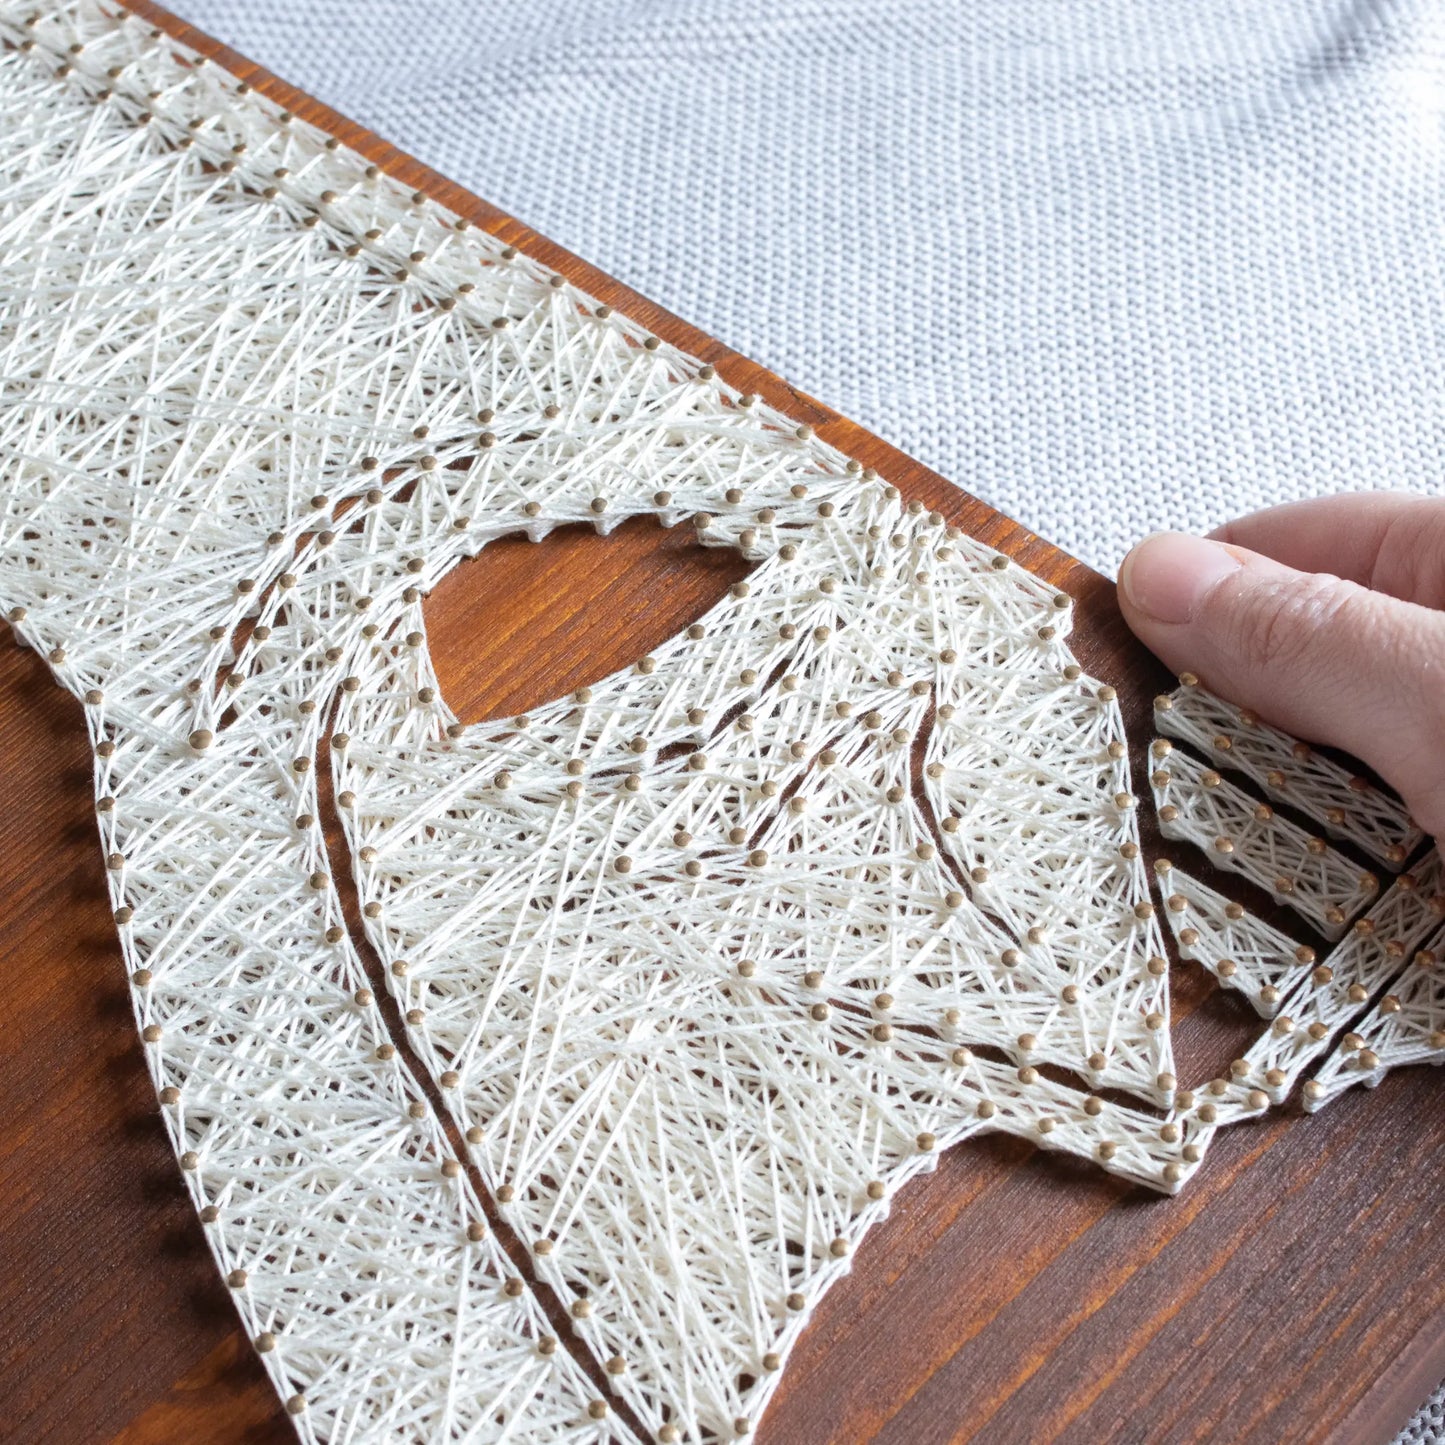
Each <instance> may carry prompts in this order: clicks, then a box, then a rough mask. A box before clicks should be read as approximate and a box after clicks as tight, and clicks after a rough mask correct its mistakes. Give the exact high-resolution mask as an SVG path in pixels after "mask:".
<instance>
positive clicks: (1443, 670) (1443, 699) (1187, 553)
mask: <svg viewBox="0 0 1445 1445" xmlns="http://www.w3.org/2000/svg"><path fill="white" fill-rule="evenodd" d="M1119 604H1120V606H1121V608H1122V609H1123V612H1124V617H1125V619H1126V621H1127V622H1128V624H1129V626H1130V627H1131V628H1133V630H1134V632H1135V633H1136V634H1137V635H1138V637H1139V639H1140V640H1141V641H1142V642H1144V643H1145V644H1146V645H1147V646H1148V647H1149V648H1150V649H1151V650H1152V651H1153V652H1155V653H1156V654H1157V655H1158V656H1159V657H1160V658H1161V659H1162V660H1163V661H1164V662H1165V663H1166V664H1167V665H1168V666H1169V667H1171V668H1172V669H1173V670H1174V671H1175V672H1181V671H1189V672H1194V673H1197V674H1198V675H1199V678H1200V680H1201V681H1202V682H1203V683H1204V685H1205V686H1206V687H1208V688H1209V689H1210V691H1211V692H1214V693H1217V694H1218V695H1219V696H1221V697H1224V698H1227V699H1229V701H1231V702H1234V703H1238V704H1239V705H1240V706H1241V707H1247V708H1250V709H1252V710H1253V711H1255V712H1257V713H1258V714H1259V715H1260V717H1262V718H1264V719H1266V720H1267V721H1269V722H1272V723H1274V724H1275V725H1276V726H1277V727H1281V728H1283V729H1284V730H1285V731H1286V732H1290V733H1293V734H1295V735H1296V736H1297V737H1301V738H1304V739H1306V740H1307V741H1310V742H1316V743H1326V744H1332V745H1334V746H1336V747H1339V748H1343V749H1344V750H1345V751H1346V752H1348V753H1352V754H1354V756H1355V757H1357V758H1360V759H1361V760H1363V761H1364V762H1366V763H1368V764H1369V765H1370V766H1371V767H1372V768H1373V769H1374V770H1375V771H1376V772H1377V773H1379V775H1380V776H1381V777H1382V778H1383V779H1384V780H1385V781H1386V782H1387V783H1389V784H1390V785H1391V786H1392V787H1393V788H1394V789H1395V790H1396V791H1397V792H1398V793H1399V794H1400V796H1401V797H1402V798H1403V799H1404V800H1405V803H1406V805H1407V806H1408V807H1409V809H1410V811H1411V813H1412V814H1413V815H1414V818H1415V821H1416V822H1417V823H1419V824H1420V826H1421V827H1422V828H1424V829H1425V831H1426V832H1427V833H1432V834H1434V836H1435V837H1436V839H1437V840H1445V499H1440V498H1431V497H1420V496H1414V495H1411V494H1409V493H1403V492H1377V493H1354V494H1345V495H1341V496H1333V497H1321V498H1318V499H1316V500H1313V501H1306V502H1293V503H1290V504H1288V505H1286V506H1282V507H1271V508H1270V509H1269V510H1267V511H1263V512H1256V513H1254V514H1253V515H1252V516H1248V517H1243V518H1240V519H1239V520H1238V521H1235V522H1228V523H1226V524H1225V525H1224V526H1222V527H1220V528H1218V529H1217V530H1216V531H1214V532H1211V533H1210V535H1209V536H1208V537H1193V536H1188V535H1185V534H1184V533H1180V532H1161V533H1159V534H1157V535H1156V536H1153V537H1149V538H1147V539H1145V540H1144V541H1143V542H1140V543H1139V544H1138V545H1137V546H1136V547H1135V548H1134V549H1133V551H1131V552H1130V553H1129V555H1128V556H1127V557H1126V558H1125V559H1124V564H1123V566H1122V567H1121V568H1120V571H1119Z"/></svg>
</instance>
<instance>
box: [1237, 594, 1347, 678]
mask: <svg viewBox="0 0 1445 1445" xmlns="http://www.w3.org/2000/svg"><path fill="white" fill-rule="evenodd" d="M1369 610H1370V594H1369V593H1368V592H1366V591H1364V589H1363V588H1359V587H1355V586H1354V585H1353V584H1352V583H1348V582H1342V581H1340V580H1339V579H1338V578H1335V577H1324V576H1304V577H1294V578H1288V579H1283V580H1280V581H1273V580H1272V581H1270V582H1267V583H1263V584H1260V585H1256V586H1254V587H1251V588H1250V589H1249V590H1248V591H1247V592H1246V593H1245V594H1243V595H1242V596H1241V597H1240V598H1239V599H1238V600H1237V602H1236V605H1235V607H1234V608H1233V617H1232V622H1233V625H1232V628H1231V633H1232V635H1231V638H1230V641H1231V644H1232V646H1233V648H1234V651H1235V653H1236V655H1237V656H1239V657H1241V658H1243V659H1247V660H1248V662H1249V663H1250V664H1252V665H1253V666H1255V667H1257V668H1259V669H1261V670H1277V669H1285V668H1289V667H1291V666H1294V665H1299V664H1300V663H1302V662H1303V661H1305V660H1306V658H1308V657H1309V656H1311V655H1315V654H1318V653H1319V652H1320V651H1321V650H1322V649H1321V639H1322V638H1324V637H1326V636H1328V635H1330V634H1333V635H1334V636H1335V637H1341V636H1349V635H1356V634H1358V633H1360V632H1361V631H1363V630H1367V629H1368V628H1369V626H1370V619H1369V616H1368V614H1369ZM1326 645H1327V644H1326Z"/></svg>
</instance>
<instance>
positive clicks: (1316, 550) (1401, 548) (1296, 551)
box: [1209, 492, 1445, 608]
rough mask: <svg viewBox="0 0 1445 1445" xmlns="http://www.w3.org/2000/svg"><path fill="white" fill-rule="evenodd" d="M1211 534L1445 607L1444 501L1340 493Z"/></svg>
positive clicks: (1289, 563)
mask: <svg viewBox="0 0 1445 1445" xmlns="http://www.w3.org/2000/svg"><path fill="white" fill-rule="evenodd" d="M1209 535H1210V537H1212V538H1213V539H1214V540H1215V541H1218V542H1229V543H1232V544H1234V545H1236V546H1240V547H1247V548H1249V550H1250V551H1251V552H1259V553H1262V554H1263V555H1264V556H1266V557H1271V558H1273V559H1274V560H1275V561H1276V562H1282V563H1283V564H1284V565H1285V566H1286V567H1293V568H1295V569H1296V570H1297V571H1300V572H1329V573H1332V574H1333V575H1334V576H1336V577H1343V578H1345V579H1346V580H1347V581H1350V582H1358V583H1359V584H1360V585H1361V586H1362V587H1369V588H1371V589H1373V590H1374V591H1376V592H1384V593H1386V594H1387V595H1388V596H1391V597H1398V598H1400V599H1401V600H1402V601H1405V602H1416V603H1419V604H1420V605H1421V606H1424V607H1440V608H1445V498H1439V497H1422V496H1419V495H1418V494H1416V493H1413V492H1343V493H1340V494H1339V495H1337V496H1331V497H1314V498H1311V499H1309V500H1308V501H1303V502H1287V503H1285V504H1284V505H1283V506H1280V507H1269V508H1267V509H1266V510H1265V511H1262V512H1254V513H1252V514H1251V515H1250V516H1247V517H1240V518H1238V519H1236V520H1235V521H1232V522H1226V523H1225V524H1224V525H1223V526H1222V527H1217V528H1216V529H1215V530H1214V531H1213V532H1211V533H1210V534H1209Z"/></svg>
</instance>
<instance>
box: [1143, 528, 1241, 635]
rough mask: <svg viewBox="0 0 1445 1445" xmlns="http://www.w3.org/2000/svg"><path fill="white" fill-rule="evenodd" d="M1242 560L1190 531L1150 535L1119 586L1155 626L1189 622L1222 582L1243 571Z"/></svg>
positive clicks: (1217, 544)
mask: <svg viewBox="0 0 1445 1445" xmlns="http://www.w3.org/2000/svg"><path fill="white" fill-rule="evenodd" d="M1239 565H1240V564H1239V559H1238V558H1237V557H1236V556H1235V555H1234V554H1233V553H1232V552H1231V551H1230V550H1229V549H1228V548H1227V547H1225V546H1224V545H1223V544H1222V543H1220V542H1209V541H1206V540H1205V539H1204V538H1203V537H1191V536H1189V535H1188V534H1187V533H1185V532H1160V533H1158V534H1157V535H1155V536H1153V537H1146V538H1145V539H1144V540H1143V541H1142V542H1140V543H1139V545H1138V546H1137V547H1135V548H1134V550H1133V551H1132V552H1130V553H1129V555H1128V556H1127V557H1125V558H1124V565H1123V566H1122V567H1121V568H1120V569H1119V588H1120V590H1121V591H1122V592H1123V594H1124V597H1125V599H1126V600H1127V601H1128V603H1129V605H1130V606H1131V607H1132V608H1133V609H1134V610H1135V611H1136V612H1142V613H1144V615H1145V616H1147V617H1152V618H1153V619H1154V621H1155V622H1168V623H1179V622H1188V621H1190V620H1191V619H1192V618H1193V617H1194V615H1195V613H1196V612H1197V611H1198V610H1199V606H1200V604H1201V603H1202V602H1203V601H1204V598H1205V597H1206V595H1207V594H1208V593H1209V591H1210V589H1211V588H1213V587H1214V586H1215V585H1216V584H1217V583H1218V582H1220V581H1222V580H1223V579H1224V578H1225V577H1228V576H1229V574H1230V573H1231V572H1237V571H1238V570H1239Z"/></svg>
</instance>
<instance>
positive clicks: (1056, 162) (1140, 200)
mask: <svg viewBox="0 0 1445 1445" xmlns="http://www.w3.org/2000/svg"><path fill="white" fill-rule="evenodd" d="M176 3H177V4H178V5H179V6H180V7H181V8H182V9H183V10H184V12H185V14H186V16H187V18H188V19H190V20H192V21H194V22H195V23H196V24H198V25H200V26H201V27H202V28H203V29H205V30H208V31H209V32H211V33H212V34H214V35H216V36H218V37H219V38H221V39H223V40H226V41H228V42H230V43H231V44H233V45H235V46H236V47H237V48H238V49H240V50H241V51H243V52H244V53H246V54H248V55H250V56H251V57H253V58H254V59H256V60H259V61H261V62H262V63H263V64H265V65H267V66H269V67H271V68H272V69H274V70H276V71H278V72H279V73H280V74H282V75H284V76H285V77H286V78H287V79H289V80H291V81H294V82H295V83H297V84H299V85H301V86H303V87H304V88H306V89H307V90H309V91H311V92H313V93H314V94H316V95H317V96H319V97H320V98H322V99H323V100H326V101H328V102H330V103H331V104H333V105H335V106H336V107H337V108H338V109H339V110H341V111H343V112H345V113H346V114H348V115H350V116H352V117H353V118H354V119H356V120H359V121H361V122H362V123H363V124H365V125H368V126H370V127H371V128H373V129H374V130H376V131H378V132H380V133H381V134H382V135H384V136H386V137H387V138H388V139H390V140H393V141H395V142H397V143H398V144H399V145H401V146H403V147H404V148H406V149H407V150H410V151H412V152H413V153H414V154H416V155H418V156H419V157H420V158H421V159H423V160H424V161H426V162H427V163H428V164H430V165H432V166H434V167H435V168H436V169H438V170H439V171H441V172H443V173H444V174H446V175H449V176H452V177H455V178H456V179H457V180H459V181H461V182H463V183H464V184H466V185H467V186H469V187H470V188H471V189H473V190H475V191H476V192H477V193H479V194H480V195H483V196H485V197H487V198H488V199H489V200H491V201H494V202H496V203H497V204H499V205H501V206H503V207H505V208H506V209H507V210H509V211H511V212H513V213H514V214H516V215H517V216H519V217H521V218H522V219H523V220H525V221H526V222H528V223H529V224H530V225H533V226H535V227H536V228H537V229H538V230H540V231H542V232H543V233H544V234H546V235H548V236H551V237H552V238H554V239H555V240H558V241H560V242H562V243H563V244H564V245H566V246H568V247H570V248H571V249H573V250H574V251H576V252H578V253H579V254H581V255H583V256H585V257H586V258H587V259H588V260H590V261H593V262H595V263H597V264H598V265H600V266H602V267H603V268H605V269H606V270H607V271H609V272H611V273H612V274H614V275H616V276H618V277H620V278H621V279H622V280H624V281H627V282H629V283H630V284H631V285H633V286H635V287H636V288H637V289H638V290H640V291H642V292H643V293H644V294H646V295H649V296H651V297H653V298H654V299H656V300H658V301H660V302H662V303H663V304H664V305H666V306H668V307H670V308H671V309H672V310H674V311H676V312H678V313H679V314H681V315H682V316H684V317H686V318H687V319H688V320H689V321H692V322H695V323H697V324H698V325H700V326H702V327H703V328H704V329H706V330H707V331H709V332H711V333H713V334H714V335H716V336H718V337H720V338H721V339H722V340H723V341H725V342H727V343H728V344H729V345H731V346H733V347H736V348H737V349H738V350H739V351H742V352H744V353H746V354H747V355H750V356H753V357H756V358H757V359H758V360H760V361H762V362H764V363H766V364H767V365H768V366H770V367H772V368H774V369H775V370H777V371H779V372H781V373H782V374H783V375H784V376H786V377H787V378H788V379H789V380H790V381H792V382H794V383H796V384H797V385H799V386H801V387H802V388H804V389H805V390H807V391H809V392H811V393H813V394H814V395H816V396H817V397H819V398H820V399H821V400H823V401H825V402H827V403H829V404H830V405H832V406H835V407H837V408H838V409H839V410H840V411H842V412H844V413H846V414H847V415H849V416H852V417H855V418H856V419H858V420H859V421H861V422H863V423H864V424H865V425H867V426H868V427H870V428H872V429H873V430H874V431H876V432H878V433H880V434H881V435H882V436H884V437H886V438H887V439H888V440H889V441H892V442H894V443H896V444H897V445H899V446H901V447H902V448H903V449H904V450H906V451H908V452H911V453H913V454H914V455H915V456H917V457H919V458H921V459H922V460H923V461H925V462H927V463H928V464H929V465H930V466H933V467H935V468H937V469H938V470H939V471H940V472H942V473H943V474H944V475H945V476H948V477H951V478H953V479H954V480H955V481H957V482H959V483H960V484H961V485H962V486H964V487H967V488H968V489H969V490H970V491H973V492H975V493H977V494H978V495H979V496H981V497H983V498H985V499H986V500H987V501H989V502H991V503H993V504H994V505H995V506H997V507H1000V508H1001V509H1002V510H1004V511H1005V512H1008V513H1010V514H1012V515H1014V516H1016V517H1018V518H1020V519H1021V520H1023V521H1025V522H1027V523H1028V524H1029V525H1030V526H1032V527H1033V528H1035V529H1036V530H1037V531H1039V532H1041V533H1042V534H1043V535H1044V536H1046V537H1048V538H1049V539H1051V540H1052V541H1055V542H1057V543H1059V544H1060V545H1061V546H1063V547H1066V548H1067V549H1069V550H1070V551H1072V552H1074V553H1075V554H1076V555H1078V556H1080V557H1082V558H1084V559H1085V560H1086V561H1089V562H1091V563H1093V564H1094V565H1095V566H1097V567H1100V568H1101V569H1103V570H1106V571H1111V570H1113V568H1115V567H1116V566H1117V564H1118V561H1119V559H1120V558H1121V557H1122V555H1123V554H1124V552H1125V551H1126V550H1127V548H1128V547H1129V545H1130V544H1131V542H1133V541H1134V540H1135V539H1137V538H1138V537H1140V536H1142V535H1144V534H1146V533H1148V532H1150V531H1153V530H1157V529H1159V528H1163V527H1183V528H1190V529H1196V528H1204V527H1208V526H1210V525H1213V524H1215V523H1218V522H1220V521H1222V520H1224V519H1225V518H1227V517H1229V516H1231V515H1234V514H1236V513H1239V512H1242V511H1248V510H1250V509H1253V508H1255V507H1259V506H1263V505H1266V504H1268V503H1272V502H1279V501H1285V500H1289V499H1292V498H1296V497H1304V496H1310V495H1314V494H1317V493H1322V492H1329V491H1335V490H1339V489H1342V488H1347V487H1361V488H1363V487H1404V488H1414V489H1417V490H1423V491H1430V492H1435V493H1439V494H1445V247H1442V245H1441V241H1442V232H1445V5H1441V4H1440V3H1439V0H1418V3H1412V0H1374V3H1361V0H1314V3H1311V0H1269V3H1265V4H1261V3H1260V0H969V3H967V4H960V3H958V0H893V3H881V0H690V3H689V0H525V3H517V0H514V3H511V4H502V3H500V0H493V3H486V0H482V3H479V0H307V3H305V4H297V3H296V0H176ZM1442 1408H1445V1402H1442V1400H1440V1399H1437V1401H1435V1402H1432V1404H1431V1406H1429V1407H1427V1409H1426V1410H1425V1411H1424V1412H1423V1413H1422V1414H1421V1415H1420V1416H1419V1417H1418V1418H1417V1419H1416V1421H1415V1422H1414V1423H1413V1424H1412V1425H1411V1427H1410V1428H1409V1430H1407V1431H1406V1433H1405V1435H1403V1436H1402V1437H1401V1439H1402V1440H1404V1441H1411V1442H1424V1441H1441V1440H1445V1432H1442V1430H1441V1426H1440V1421H1441V1417H1442Z"/></svg>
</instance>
